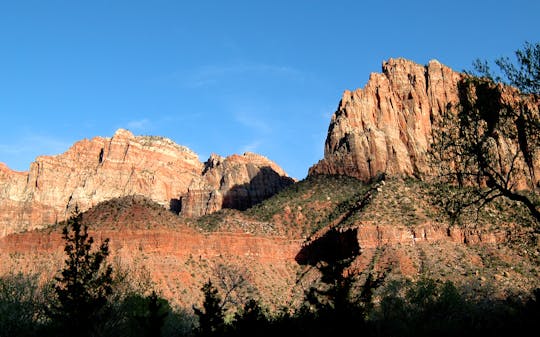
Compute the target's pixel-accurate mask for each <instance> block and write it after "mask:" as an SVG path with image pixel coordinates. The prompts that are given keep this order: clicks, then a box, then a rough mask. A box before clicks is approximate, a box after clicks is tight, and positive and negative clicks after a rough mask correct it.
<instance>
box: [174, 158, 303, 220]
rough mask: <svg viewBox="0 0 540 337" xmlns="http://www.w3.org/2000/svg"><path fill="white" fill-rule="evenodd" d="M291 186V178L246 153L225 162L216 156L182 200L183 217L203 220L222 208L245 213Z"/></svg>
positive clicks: (269, 164) (273, 164)
mask: <svg viewBox="0 0 540 337" xmlns="http://www.w3.org/2000/svg"><path fill="white" fill-rule="evenodd" d="M292 183H294V180H293V179H292V178H289V177H287V175H286V174H285V172H284V171H283V170H282V169H281V168H280V167H279V166H277V165H276V164H275V163H273V162H272V161H270V160H268V159H267V158H265V157H263V156H260V155H257V154H254V153H245V154H244V155H242V156H240V155H232V156H230V157H227V158H223V157H220V156H218V155H215V154H213V155H212V156H210V158H209V159H208V161H207V162H206V163H205V165H204V170H203V174H202V175H201V176H200V177H197V178H196V179H194V180H193V181H192V183H191V185H190V186H189V189H188V192H187V195H186V196H185V197H182V200H181V203H182V214H183V215H186V216H201V215H205V214H209V213H212V212H215V211H217V210H219V209H221V208H234V209H239V210H245V209H247V208H249V207H251V206H252V205H254V204H257V203H259V202H261V201H263V200H264V199H267V198H268V197H270V196H272V195H274V194H275V193H276V192H277V191H280V190H282V189H283V188H284V187H286V186H288V185H291V184H292Z"/></svg>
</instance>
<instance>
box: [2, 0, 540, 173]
mask: <svg viewBox="0 0 540 337" xmlns="http://www.w3.org/2000/svg"><path fill="white" fill-rule="evenodd" d="M539 14H540V1H537V0H512V1H493V0H490V1H474V0H465V1H462V0H453V1H448V0H446V1H337V0H336V1H316V0H315V1H294V0H288V1H278V0H272V1H255V0H252V1H234V0H232V1H225V0H223V1H211V0H207V1H172V0H171V1H159V0H152V1H150V0H148V1H135V0H129V1H114V0H109V1H104V0H103V1H100V0H92V1H82V0H81V1H73V0H69V1H55V0H48V1H43V0H37V1H26V0H16V1H15V0H14V1H8V0H0V162H4V163H6V164H7V165H8V166H10V167H11V168H13V169H16V170H20V171H24V170H27V169H28V167H29V165H30V163H31V162H32V161H33V160H34V159H35V157H36V156H38V155H40V154H58V153H62V152H64V151H65V150H67V149H68V147H69V146H70V145H71V144H72V143H73V142H75V141H77V140H80V139H83V138H92V137H94V136H107V137H110V136H112V135H113V133H114V131H115V130H116V129H118V128H127V129H129V130H131V131H132V132H133V133H134V134H136V135H159V136H165V137H168V138H170V139H172V140H174V141H175V142H177V143H179V144H182V145H185V146H187V147H189V148H191V149H192V150H194V151H195V152H196V153H198V154H199V156H200V159H201V161H205V160H206V159H207V158H208V156H209V155H210V154H211V153H212V152H214V153H217V154H220V155H223V156H226V155H230V154H233V153H243V152H245V151H253V152H257V153H260V154H263V155H265V156H267V157H268V158H270V159H272V160H274V161H275V162H277V163H278V164H279V165H280V166H282V167H283V168H284V169H285V170H286V171H287V173H289V174H290V175H291V176H293V177H296V178H299V179H302V178H304V177H305V176H306V174H307V170H308V168H309V167H310V166H311V165H312V164H314V163H315V162H317V161H318V160H319V159H321V158H322V156H323V150H324V141H325V138H326V132H327V129H328V125H329V121H330V116H331V114H332V113H333V112H334V110H335V108H336V106H337V104H338V102H339V100H340V98H341V94H342V92H343V90H345V89H356V88H361V87H363V86H364V85H365V83H366V81H367V79H368V77H369V74H370V73H371V72H379V71H380V69H381V63H382V62H383V61H384V60H386V59H388V58H392V57H405V58H408V59H411V60H413V61H416V62H418V63H421V64H426V63H427V62H428V61H429V60H430V59H438V60H439V61H441V62H442V63H444V64H446V65H448V66H450V67H452V68H454V69H456V70H463V69H470V68H471V63H472V61H473V60H474V59H476V58H483V59H487V60H493V59H495V58H498V57H500V56H513V52H514V51H515V50H516V49H518V48H521V47H522V46H523V44H524V42H525V41H530V42H537V41H539V40H540V24H539V21H538V20H539V18H538V15H539Z"/></svg>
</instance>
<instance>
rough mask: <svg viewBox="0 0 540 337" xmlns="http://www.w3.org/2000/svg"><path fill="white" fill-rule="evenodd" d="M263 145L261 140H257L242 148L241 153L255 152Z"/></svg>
mask: <svg viewBox="0 0 540 337" xmlns="http://www.w3.org/2000/svg"><path fill="white" fill-rule="evenodd" d="M261 144H262V141H261V140H255V141H253V142H251V143H249V144H246V145H244V146H242V147H241V148H240V153H245V152H255V151H257V149H258V148H259V147H260V145H261Z"/></svg>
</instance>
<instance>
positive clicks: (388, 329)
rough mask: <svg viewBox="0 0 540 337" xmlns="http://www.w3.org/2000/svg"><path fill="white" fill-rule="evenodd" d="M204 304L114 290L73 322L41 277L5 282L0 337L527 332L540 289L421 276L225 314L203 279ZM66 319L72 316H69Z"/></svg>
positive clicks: (0, 293) (536, 313) (539, 310)
mask: <svg viewBox="0 0 540 337" xmlns="http://www.w3.org/2000/svg"><path fill="white" fill-rule="evenodd" d="M203 288H204V294H205V302H204V303H203V305H202V307H201V308H198V307H196V308H195V310H194V312H195V314H194V313H193V312H192V311H187V310H185V311H181V310H178V309H173V308H172V307H171V306H170V305H169V303H168V302H167V300H165V299H163V298H160V297H159V296H157V295H156V293H155V292H153V293H151V294H150V295H142V294H137V293H135V292H131V293H125V294H115V295H114V296H112V297H111V298H110V299H109V300H108V301H107V303H106V304H105V305H104V306H103V307H101V308H100V309H99V310H98V311H97V312H94V313H91V316H92V320H91V321H89V322H86V323H84V324H81V325H73V324H70V323H73V322H66V320H65V319H63V318H62V317H59V316H54V318H51V316H50V313H48V311H49V310H50V307H51V305H52V303H51V302H55V301H56V300H57V299H56V298H55V296H54V294H53V292H52V291H51V290H50V289H51V288H50V287H40V286H38V283H37V277H36V276H25V275H21V274H17V275H10V276H5V277H3V278H1V279H0V336H6V337H7V336H44V337H47V336H67V335H68V336H134V337H135V336H137V337H139V336H140V337H143V336H153V337H155V336H340V335H343V336H347V335H350V333H349V332H353V333H354V335H363V336H484V335H486V336H487V335H489V336H527V335H529V334H530V333H529V332H530V331H534V330H535V329H536V328H537V323H538V320H539V319H540V291H538V290H537V291H536V292H535V293H534V295H533V296H532V297H531V298H530V299H528V300H525V301H521V300H517V299H514V298H507V299H504V300H494V299H476V300H472V299H470V298H467V296H465V295H463V294H461V293H460V292H459V291H458V289H457V288H456V287H455V286H454V285H453V284H452V283H450V282H447V283H438V282H435V281H433V280H423V281H419V282H416V283H409V284H397V283H396V284H394V285H391V286H389V287H388V290H387V291H386V293H385V294H384V295H383V296H382V298H381V300H380V301H379V302H378V303H376V304H374V303H367V302H362V300H360V299H358V298H356V299H353V298H355V296H354V294H349V295H350V296H349V298H350V299H349V300H345V301H342V300H339V299H338V300H337V301H333V302H326V303H323V302H322V301H319V302H313V300H312V299H310V298H309V296H310V295H308V294H306V301H305V303H304V305H302V306H301V307H299V308H282V309H281V310H279V311H277V312H273V313H269V312H268V311H267V310H266V309H265V308H264V307H263V306H262V305H261V304H260V303H259V302H258V301H256V300H248V301H247V302H246V303H245V304H244V305H243V306H242V307H241V308H239V309H238V310H237V312H236V313H235V314H234V315H232V316H231V315H227V318H226V315H225V310H224V308H223V307H222V306H221V303H222V300H221V297H220V294H219V293H218V292H217V290H216V288H215V287H214V286H213V285H212V284H211V282H208V283H207V284H205V286H204V287H203ZM358 295H359V294H358ZM66 317H68V316H67V315H66Z"/></svg>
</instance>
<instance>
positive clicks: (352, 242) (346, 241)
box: [295, 228, 360, 266]
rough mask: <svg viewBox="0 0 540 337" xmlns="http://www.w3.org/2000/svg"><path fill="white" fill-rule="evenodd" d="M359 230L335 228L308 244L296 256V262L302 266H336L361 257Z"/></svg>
mask: <svg viewBox="0 0 540 337" xmlns="http://www.w3.org/2000/svg"><path fill="white" fill-rule="evenodd" d="M357 234H358V229H357V228H351V229H346V230H343V231H339V230H337V229H335V228H333V229H331V230H329V231H328V232H326V233H325V234H324V235H323V236H321V237H319V238H317V239H315V240H313V241H311V242H309V243H307V244H306V245H304V246H303V247H302V249H300V251H299V252H298V254H296V257H295V260H296V262H297V263H298V264H301V265H310V266H316V265H317V264H318V263H319V262H326V263H328V264H335V263H337V262H339V261H343V260H346V259H350V258H354V257H356V256H358V255H360V245H359V244H358V238H357Z"/></svg>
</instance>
